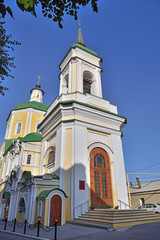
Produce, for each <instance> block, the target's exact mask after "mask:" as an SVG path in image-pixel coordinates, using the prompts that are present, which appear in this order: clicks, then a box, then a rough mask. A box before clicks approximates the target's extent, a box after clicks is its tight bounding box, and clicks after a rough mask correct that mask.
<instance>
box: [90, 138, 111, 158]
mask: <svg viewBox="0 0 160 240" xmlns="http://www.w3.org/2000/svg"><path fill="white" fill-rule="evenodd" d="M97 147H100V148H103V149H104V150H105V151H106V152H107V153H108V154H109V157H110V160H111V162H113V161H114V160H113V155H114V152H113V151H112V150H111V148H110V147H109V146H107V145H106V144H104V143H101V142H95V143H92V144H90V145H89V146H88V159H89V161H90V158H89V155H90V152H91V151H92V150H93V149H94V148H97Z"/></svg>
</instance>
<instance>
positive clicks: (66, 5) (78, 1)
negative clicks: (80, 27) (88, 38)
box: [16, 0, 98, 28]
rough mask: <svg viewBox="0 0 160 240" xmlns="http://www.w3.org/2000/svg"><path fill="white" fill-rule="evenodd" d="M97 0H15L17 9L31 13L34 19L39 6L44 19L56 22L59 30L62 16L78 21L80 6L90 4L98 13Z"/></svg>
mask: <svg viewBox="0 0 160 240" xmlns="http://www.w3.org/2000/svg"><path fill="white" fill-rule="evenodd" d="M97 1H98V0H16V2H17V5H18V7H19V8H20V9H21V10H22V11H26V12H31V13H32V14H33V15H34V16H35V17H36V16H37V14H36V7H37V6H38V5H39V4H40V5H41V8H42V14H43V16H44V17H48V18H50V19H53V21H54V22H58V25H59V27H60V28H62V27H63V25H62V21H63V16H64V14H65V13H66V14H67V15H70V16H73V17H74V19H75V20H77V19H78V13H77V11H78V9H79V8H80V6H83V7H85V6H87V4H88V3H89V2H91V5H92V9H93V11H95V12H98V7H97Z"/></svg>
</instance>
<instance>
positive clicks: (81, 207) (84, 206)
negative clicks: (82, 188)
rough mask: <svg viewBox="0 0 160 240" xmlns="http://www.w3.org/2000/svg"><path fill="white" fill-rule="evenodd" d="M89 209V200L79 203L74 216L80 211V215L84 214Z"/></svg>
mask: <svg viewBox="0 0 160 240" xmlns="http://www.w3.org/2000/svg"><path fill="white" fill-rule="evenodd" d="M88 210H89V200H87V201H85V202H83V203H81V204H79V205H78V206H76V207H74V217H75V216H76V212H78V214H77V215H78V216H80V215H82V214H83V213H85V212H86V211H88Z"/></svg>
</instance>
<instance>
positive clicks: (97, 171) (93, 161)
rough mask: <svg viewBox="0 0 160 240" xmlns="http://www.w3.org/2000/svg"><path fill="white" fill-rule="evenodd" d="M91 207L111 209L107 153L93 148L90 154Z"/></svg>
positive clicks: (110, 186)
mask: <svg viewBox="0 0 160 240" xmlns="http://www.w3.org/2000/svg"><path fill="white" fill-rule="evenodd" d="M90 181H91V182H90V186H91V207H93V208H108V207H113V199H112V184H111V170H110V160H109V156H108V153H107V152H106V151H105V150H104V149H102V148H99V147H97V148H94V149H93V150H92V151H91V153H90Z"/></svg>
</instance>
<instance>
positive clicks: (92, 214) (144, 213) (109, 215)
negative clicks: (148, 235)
mask: <svg viewBox="0 0 160 240" xmlns="http://www.w3.org/2000/svg"><path fill="white" fill-rule="evenodd" d="M85 215H87V216H91V217H92V216H102V217H112V218H115V217H116V218H118V217H134V216H135V217H137V216H152V215H155V213H154V212H152V211H148V212H143V213H141V212H139V213H134V214H131V213H130V214H122V213H121V214H107V213H105V214H104V213H96V212H92V213H91V212H86V213H85Z"/></svg>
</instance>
